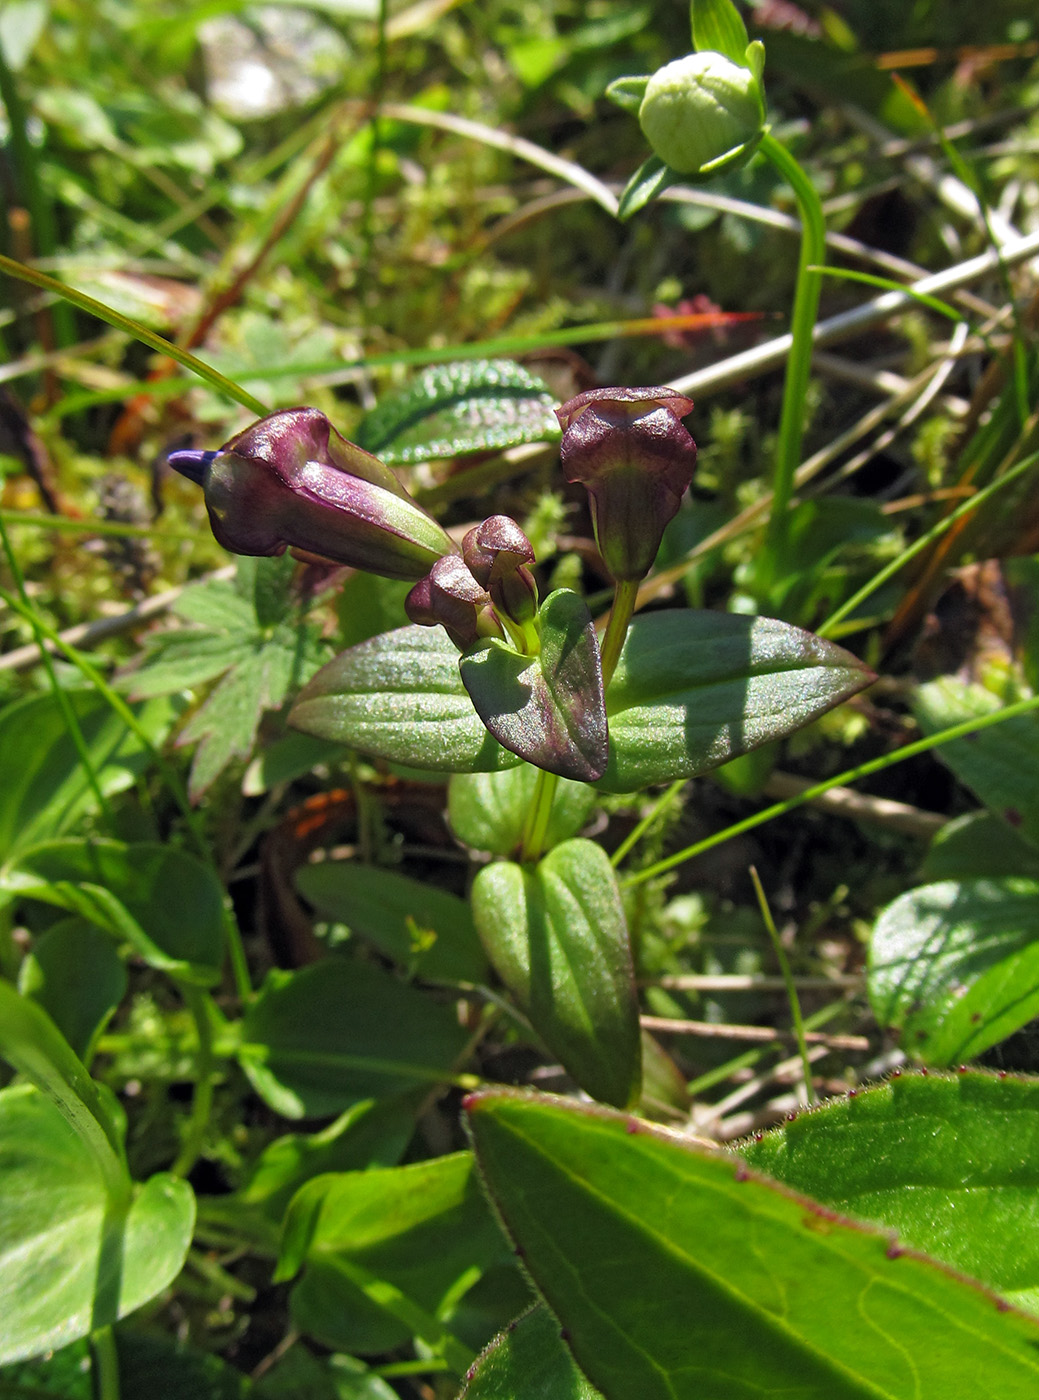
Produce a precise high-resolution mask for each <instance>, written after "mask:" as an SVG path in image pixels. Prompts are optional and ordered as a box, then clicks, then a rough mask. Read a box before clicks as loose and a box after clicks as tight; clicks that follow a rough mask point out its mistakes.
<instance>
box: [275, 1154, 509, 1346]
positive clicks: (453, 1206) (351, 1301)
mask: <svg viewBox="0 0 1039 1400" xmlns="http://www.w3.org/2000/svg"><path fill="white" fill-rule="evenodd" d="M507 1261H509V1251H508V1246H507V1245H506V1243H505V1241H504V1239H503V1238H502V1235H501V1231H500V1230H499V1229H498V1227H497V1224H496V1223H495V1221H494V1218H493V1216H492V1215H491V1212H490V1209H489V1208H488V1205H487V1201H486V1199H485V1197H484V1195H483V1192H482V1191H481V1190H480V1187H479V1184H478V1181H477V1176H476V1171H475V1167H474V1164H473V1158H472V1154H471V1153H470V1152H460V1153H454V1154H452V1155H450V1156H446V1157H437V1158H435V1159H433V1160H432V1161H428V1162H419V1163H414V1164H412V1165H410V1166H405V1167H391V1168H388V1169H386V1170H374V1171H368V1172H344V1173H339V1174H335V1175H329V1176H322V1177H318V1178H317V1179H316V1180H314V1181H312V1182H310V1183H309V1184H308V1185H307V1186H304V1187H303V1188H302V1189H301V1190H300V1191H299V1192H297V1194H296V1196H295V1198H294V1200H293V1202H292V1205H291V1206H290V1207H289V1213H288V1216H287V1218H286V1221H285V1229H284V1233H283V1236H282V1249H281V1255H280V1257H279V1260H278V1267H277V1269H276V1271H275V1280H276V1281H277V1280H284V1279H289V1278H293V1277H294V1276H295V1275H296V1274H297V1273H298V1272H299V1271H300V1270H301V1269H305V1273H304V1275H303V1278H302V1280H301V1281H300V1282H299V1284H297V1286H296V1289H295V1290H294V1293H293V1298H292V1312H293V1318H294V1320H295V1323H296V1325H297V1326H298V1327H301V1328H302V1329H303V1330H304V1331H306V1332H308V1333H309V1334H310V1335H312V1336H315V1337H317V1338H318V1339H322V1340H324V1341H325V1342H326V1343H327V1344H328V1345H331V1346H335V1347H340V1348H344V1349H346V1350H349V1351H354V1352H360V1353H362V1354H366V1355H367V1354H372V1353H376V1352H382V1351H389V1350H390V1349H391V1348H393V1347H396V1346H400V1345H402V1344H403V1343H404V1342H406V1341H408V1340H410V1338H411V1337H412V1335H414V1334H417V1335H419V1336H422V1331H417V1329H416V1324H418V1325H419V1326H421V1328H422V1329H423V1330H425V1331H427V1332H432V1335H427V1336H425V1337H424V1338H423V1340H424V1341H426V1343H427V1344H428V1345H431V1346H434V1347H436V1346H437V1345H438V1343H439V1342H440V1340H441V1339H440V1336H439V1334H440V1332H441V1331H442V1325H441V1323H438V1322H436V1321H435V1319H436V1318H438V1317H439V1318H441V1319H443V1317H444V1315H445V1314H446V1313H447V1312H448V1311H450V1310H451V1308H452V1307H453V1305H454V1304H456V1303H457V1302H458V1300H459V1298H460V1297H461V1296H462V1292H461V1291H460V1289H461V1290H464V1291H468V1288H470V1287H471V1286H472V1285H473V1284H474V1283H475V1282H476V1280H477V1278H478V1277H479V1276H480V1275H482V1274H483V1273H484V1272H485V1271H486V1270H488V1269H490V1268H492V1266H495V1265H504V1264H506V1263H507ZM509 1267H510V1268H512V1267H513V1266H512V1265H511V1262H510V1263H509ZM370 1279H375V1280H379V1281H380V1282H382V1283H384V1284H388V1285H389V1290H388V1291H387V1303H388V1304H389V1306H385V1305H384V1306H379V1302H378V1298H377V1295H376V1293H375V1292H374V1291H373V1290H372V1289H371V1288H370V1287H367V1288H366V1287H365V1284H367V1283H368V1281H369V1280H370ZM460 1281H461V1283H460ZM402 1300H403V1301H402ZM409 1306H410V1308H411V1309H413V1310H414V1312H413V1314H412V1315H411V1316H410V1317H409ZM491 1330H493V1329H491ZM482 1340H485V1338H481V1341H482ZM449 1346H450V1343H449ZM456 1346H457V1343H456ZM449 1359H450V1358H449ZM469 1360H471V1353H470V1354H469V1356H468V1358H467V1359H466V1362H465V1365H468V1362H469ZM462 1369H463V1370H464V1369H465V1366H463V1367H462Z"/></svg>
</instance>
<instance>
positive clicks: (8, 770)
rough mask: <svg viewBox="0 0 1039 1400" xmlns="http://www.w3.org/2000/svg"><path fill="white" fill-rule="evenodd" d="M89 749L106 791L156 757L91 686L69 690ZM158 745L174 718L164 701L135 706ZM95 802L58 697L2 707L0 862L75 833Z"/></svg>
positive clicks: (124, 784)
mask: <svg viewBox="0 0 1039 1400" xmlns="http://www.w3.org/2000/svg"><path fill="white" fill-rule="evenodd" d="M68 700H69V703H70V704H71V706H72V710H73V713H74V714H75V716H76V718H77V720H78V721H79V726H80V729H81V730H82V732H83V738H84V740H85V741H86V747H87V753H88V754H89V755H90V761H91V763H92V764H93V766H94V772H95V773H96V774H97V779H98V783H99V785H100V788H101V791H102V792H103V793H105V794H106V795H111V794H113V793H116V792H122V791H123V790H124V789H125V788H128V787H130V786H132V784H133V783H134V782H135V781H136V779H137V777H138V776H139V775H140V774H141V773H142V772H144V770H145V768H147V766H148V765H149V764H150V762H151V754H150V752H149V751H148V749H147V748H146V747H145V745H144V744H143V743H142V742H141V740H140V739H138V738H137V737H136V736H135V735H134V734H131V733H130V731H129V730H128V729H127V727H126V725H125V724H124V723H123V721H122V720H121V719H120V718H119V717H118V715H116V714H115V713H113V711H112V710H111V708H110V707H109V705H108V703H107V701H106V700H104V699H103V698H102V697H101V696H100V695H97V694H96V693H95V692H94V691H92V690H74V691H70V692H69V694H68ZM136 713H137V718H138V720H139V722H140V724H141V726H142V728H143V731H144V733H145V734H147V736H148V737H149V738H150V739H151V740H152V742H153V743H160V742H161V741H162V739H163V738H164V737H165V735H166V734H167V733H168V731H169V728H170V726H171V724H172V722H173V718H174V712H173V710H172V708H171V707H170V705H169V704H168V703H167V702H166V701H158V702H156V703H153V704H149V705H145V706H143V707H138V709H137V711H136ZM96 805H97V802H96V798H95V795H94V792H93V789H92V788H91V786H90V781H89V779H88V777H87V775H86V774H85V773H84V772H83V769H82V767H81V765H80V760H79V754H78V752H77V750H76V746H75V744H74V743H73V741H72V738H71V736H70V735H69V733H68V730H67V729H66V727H65V718H64V716H63V715H62V713H61V710H60V708H59V707H58V704H57V701H56V700H55V699H54V696H53V695H37V696H33V697H32V698H30V699H28V700H17V701H15V703H14V704H13V705H8V706H7V708H6V709H4V710H3V711H0V861H2V860H9V859H10V858H11V857H12V856H14V855H16V854H17V853H18V852H19V851H23V850H25V849H26V848H27V847H28V846H31V845H33V844H34V843H35V842H37V841H44V840H47V839H49V838H50V837H52V836H61V835H62V834H63V833H64V832H67V831H70V830H71V829H72V828H73V827H74V826H75V824H76V823H77V822H78V821H79V820H80V819H81V818H82V817H84V816H85V815H86V814H88V813H89V812H92V811H94V810H95V808H96Z"/></svg>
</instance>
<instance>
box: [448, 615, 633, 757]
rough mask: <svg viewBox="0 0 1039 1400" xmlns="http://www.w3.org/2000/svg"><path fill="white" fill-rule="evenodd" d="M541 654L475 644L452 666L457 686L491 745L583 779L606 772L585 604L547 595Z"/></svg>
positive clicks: (595, 657)
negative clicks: (466, 695) (463, 691)
mask: <svg viewBox="0 0 1039 1400" xmlns="http://www.w3.org/2000/svg"><path fill="white" fill-rule="evenodd" d="M538 627H539V630H540V633H541V652H540V654H539V655H538V656H521V655H520V653H519V652H517V651H513V649H512V648H511V647H509V646H507V645H506V644H505V643H504V642H499V641H489V642H481V643H478V644H477V646H475V647H473V648H470V650H469V651H467V652H465V653H464V655H463V656H462V657H461V659H460V660H459V663H458V667H459V671H460V673H461V677H462V684H463V685H464V686H465V688H466V690H467V691H468V692H469V696H470V698H471V699H472V702H473V705H474V706H475V708H476V711H477V713H478V714H479V716H480V718H481V719H482V720H483V722H484V724H485V725H486V726H487V728H488V729H489V730H490V732H491V733H492V734H493V735H494V737H495V738H496V739H497V740H498V742H499V743H500V744H501V745H502V746H503V747H504V748H506V749H508V750H510V751H511V752H512V753H514V754H517V755H518V756H519V757H520V758H524V759H526V760H527V762H528V763H533V764H534V765H535V766H536V767H538V768H544V769H547V770H548V772H550V773H557V774H558V775H559V776H560V777H563V778H573V779H576V780H578V781H583V782H589V781H592V780H594V779H595V778H599V777H601V776H602V774H603V772H604V771H605V769H606V759H607V752H608V735H607V730H606V706H605V701H604V698H603V685H602V667H601V665H600V661H599V643H598V640H597V638H596V635H595V624H594V623H593V622H592V615H591V613H590V612H589V611H588V606H587V604H586V603H585V601H584V599H583V598H581V597H580V596H579V595H578V594H576V593H572V592H570V590H569V589H565V588H560V589H557V590H556V592H555V593H550V594H549V596H548V597H547V598H546V599H545V601H544V603H542V605H541V609H540V612H539V615H538Z"/></svg>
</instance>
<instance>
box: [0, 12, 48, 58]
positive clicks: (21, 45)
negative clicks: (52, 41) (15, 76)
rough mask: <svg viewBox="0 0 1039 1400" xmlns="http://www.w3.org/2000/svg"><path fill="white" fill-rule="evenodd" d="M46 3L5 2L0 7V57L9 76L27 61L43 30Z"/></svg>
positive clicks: (44, 26) (45, 18) (45, 24)
mask: <svg viewBox="0 0 1039 1400" xmlns="http://www.w3.org/2000/svg"><path fill="white" fill-rule="evenodd" d="M49 9H50V5H49V4H48V0H7V3H6V4H5V5H4V6H3V7H2V8H0V54H2V55H3V61H4V63H6V65H7V67H8V68H9V69H10V70H11V72H12V73H18V72H20V71H21V69H22V68H24V67H25V64H26V63H27V62H28V60H29V57H30V55H31V54H32V51H33V49H34V48H35V47H36V42H37V40H38V39H39V38H40V36H41V35H42V33H43V31H44V29H45V28H46V27H47V13H48V11H49Z"/></svg>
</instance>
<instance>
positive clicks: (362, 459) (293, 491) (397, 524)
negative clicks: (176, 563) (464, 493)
mask: <svg viewBox="0 0 1039 1400" xmlns="http://www.w3.org/2000/svg"><path fill="white" fill-rule="evenodd" d="M169 462H170V466H171V467H173V468H174V469H175V470H176V471H178V472H180V473H181V474H182V475H183V476H186V477H188V478H189V480H191V481H194V482H195V483H196V484H197V485H199V486H201V487H203V489H204V491H205V498H206V509H207V510H208V511H209V523H210V525H211V526H212V529H213V534H214V535H215V536H216V539H217V541H218V542H219V543H220V544H222V545H223V546H224V548H225V549H228V550H230V551H231V553H232V554H259V555H272V554H283V553H284V552H285V550H286V549H287V548H289V547H290V546H292V547H293V548H295V549H302V550H306V551H307V552H308V553H311V554H318V555H322V556H323V557H324V558H326V559H332V560H334V561H335V562H336V563H337V564H350V565H352V566H353V567H354V568H357V569H364V570H366V571H367V572H368V573H372V574H381V575H382V576H383V577H384V578H402V579H420V578H423V577H424V576H425V575H426V574H427V573H428V572H429V570H430V568H431V567H432V566H433V564H434V563H436V561H437V560H438V559H440V558H442V557H443V556H444V555H450V554H453V555H457V552H458V551H457V547H456V546H455V544H454V542H453V541H452V540H451V538H450V536H449V535H447V534H446V533H445V531H444V530H442V529H441V527H440V526H439V525H438V524H437V522H436V521H435V520H434V519H433V517H432V516H431V515H429V514H428V513H427V512H426V511H424V510H423V509H422V507H421V506H419V505H418V504H417V503H416V502H415V501H413V500H412V499H411V497H410V496H409V495H408V493H407V492H406V491H405V490H404V487H403V486H401V484H400V482H399V481H398V480H397V478H396V477H395V476H394V475H393V473H392V472H391V471H390V469H389V467H387V466H385V465H384V464H383V463H382V462H380V461H379V459H378V458H377V457H373V456H372V455H371V453H369V452H365V451H364V450H363V449H362V448H360V447H356V446H355V445H354V444H353V443H352V442H348V441H347V440H346V438H344V437H343V436H342V434H340V433H338V432H336V430H335V428H333V427H332V424H331V423H330V422H329V421H328V419H327V418H326V417H325V415H324V414H323V413H321V412H319V411H318V409H316V408H290V409H285V410H284V411H283V412H281V413H272V414H270V415H269V417H267V418H261V419H260V420H259V422H257V423H253V424H252V426H251V427H249V428H246V429H245V431H244V432H241V433H239V434H238V435H237V437H233V438H232V439H231V441H230V442H228V443H225V444H224V446H223V447H221V448H220V450H219V451H217V452H194V451H188V452H172V453H171V454H170V457H169Z"/></svg>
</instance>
